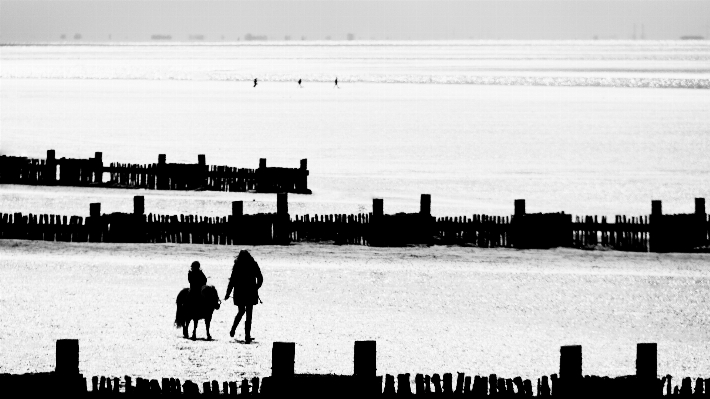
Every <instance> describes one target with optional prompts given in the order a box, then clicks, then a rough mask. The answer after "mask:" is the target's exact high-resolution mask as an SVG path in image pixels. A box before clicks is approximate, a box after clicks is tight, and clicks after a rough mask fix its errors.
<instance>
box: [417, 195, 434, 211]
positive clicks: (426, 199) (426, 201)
mask: <svg viewBox="0 0 710 399" xmlns="http://www.w3.org/2000/svg"><path fill="white" fill-rule="evenodd" d="M419 213H420V214H421V215H423V216H431V194H422V199H421V201H420V205H419Z"/></svg>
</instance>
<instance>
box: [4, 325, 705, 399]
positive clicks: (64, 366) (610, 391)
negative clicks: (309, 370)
mask: <svg viewBox="0 0 710 399" xmlns="http://www.w3.org/2000/svg"><path fill="white" fill-rule="evenodd" d="M657 349H658V345H657V344H656V343H640V344H637V345H636V373H635V374H633V375H628V376H623V377H615V378H612V377H599V376H590V375H584V374H583V371H582V370H583V369H582V346H580V345H571V346H562V347H561V348H560V363H559V373H555V374H551V375H550V376H542V377H541V378H538V379H537V381H536V383H535V381H531V380H529V379H523V378H521V377H519V376H518V377H514V378H505V377H502V376H499V375H496V374H489V375H487V376H485V375H484V376H481V375H475V376H471V375H466V373H465V372H457V373H456V379H455V381H454V375H453V374H452V373H443V374H438V373H435V374H432V375H424V374H416V375H415V376H414V389H412V378H411V374H409V373H403V374H398V375H397V376H396V380H395V376H394V375H390V374H386V375H384V376H382V375H377V361H376V359H377V343H376V342H375V341H356V342H355V345H354V357H353V374H352V375H332V374H330V375H322V374H296V373H295V372H294V368H295V367H294V366H295V355H296V351H295V343H293V342H274V343H273V346H272V352H271V354H272V357H271V365H272V366H271V375H270V376H263V377H261V378H259V377H253V378H251V379H247V378H244V379H242V380H241V381H223V382H222V383H220V382H218V381H217V380H212V381H204V382H202V384H198V383H195V382H193V381H191V380H186V381H185V382H184V383H181V381H180V379H178V378H167V377H163V378H161V380H160V381H158V380H157V379H151V380H148V379H144V378H140V377H138V378H135V385H134V379H133V378H132V377H130V376H125V377H124V378H123V379H121V378H119V377H116V376H113V377H110V376H109V377H107V376H101V377H99V376H94V377H92V378H91V381H90V384H91V385H90V386H91V387H90V388H89V385H88V383H89V381H87V378H85V377H84V376H83V375H82V374H81V373H80V372H79V371H80V368H79V341H78V340H75V339H63V340H58V341H57V346H56V358H57V362H56V367H55V370H54V371H52V372H46V373H35V374H23V375H13V374H0V386H2V387H3V390H4V392H8V391H11V392H25V393H27V392H28V391H27V390H28V389H31V390H32V391H31V392H32V394H34V395H38V394H40V395H53V396H56V395H58V394H71V395H74V396H89V397H97V396H110V397H113V396H118V395H122V396H158V395H173V396H176V395H180V396H182V395H185V396H194V395H206V396H215V395H250V396H263V397H290V396H301V395H307V396H308V397H314V396H315V397H343V396H346V397H372V396H377V397H379V396H385V397H392V396H395V395H396V396H411V395H417V396H437V397H451V396H465V397H498V398H509V397H533V396H535V397H546V398H567V397H594V398H602V397H613V398H616V397H619V398H631V397H641V398H649V397H650V398H655V397H659V398H660V397H664V396H666V397H670V396H673V397H678V396H680V397H690V396H694V397H700V396H702V397H708V396H710V379H703V378H697V379H695V381H693V380H691V378H690V377H685V378H683V379H682V380H681V385H680V386H678V385H675V386H674V385H673V381H674V380H673V377H672V376H671V375H666V376H663V377H661V378H659V375H658V355H657ZM383 383H384V384H383ZM534 383H535V385H533V384H534Z"/></svg>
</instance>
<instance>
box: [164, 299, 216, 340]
mask: <svg viewBox="0 0 710 399" xmlns="http://www.w3.org/2000/svg"><path fill="white" fill-rule="evenodd" d="M200 294H201V295H199V296H193V295H192V294H190V289H189V288H183V289H182V290H181V291H180V293H179V294H178V296H177V300H176V301H175V303H176V304H177V311H176V312H175V327H176V328H180V327H182V335H183V337H185V338H187V337H188V336H187V327H188V326H189V325H190V320H192V322H193V325H192V340H193V341H194V340H195V332H196V331H197V323H198V320H200V319H205V326H206V330H207V340H212V336H211V335H210V321H212V312H214V311H215V310H217V309H219V307H220V305H221V304H222V300H221V299H219V295H218V294H217V289H216V288H215V287H214V286H213V285H205V286H203V287H202V292H201V293H200ZM195 299H197V300H196V301H195Z"/></svg>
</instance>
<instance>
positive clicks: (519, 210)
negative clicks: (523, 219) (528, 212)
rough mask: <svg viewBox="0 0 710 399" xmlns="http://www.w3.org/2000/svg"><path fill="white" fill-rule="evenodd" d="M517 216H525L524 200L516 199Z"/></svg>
mask: <svg viewBox="0 0 710 399" xmlns="http://www.w3.org/2000/svg"><path fill="white" fill-rule="evenodd" d="M514 204H515V213H514V215H515V216H523V215H525V200H524V199H516V200H515V202H514Z"/></svg>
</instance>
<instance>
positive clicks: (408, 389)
mask: <svg viewBox="0 0 710 399" xmlns="http://www.w3.org/2000/svg"><path fill="white" fill-rule="evenodd" d="M397 394H399V395H411V394H412V386H411V385H410V384H409V373H406V374H397Z"/></svg>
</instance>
